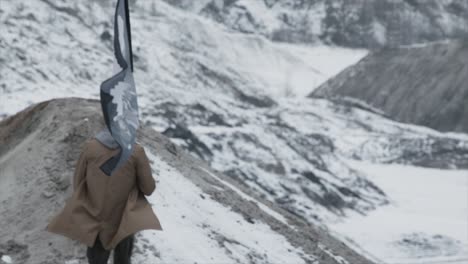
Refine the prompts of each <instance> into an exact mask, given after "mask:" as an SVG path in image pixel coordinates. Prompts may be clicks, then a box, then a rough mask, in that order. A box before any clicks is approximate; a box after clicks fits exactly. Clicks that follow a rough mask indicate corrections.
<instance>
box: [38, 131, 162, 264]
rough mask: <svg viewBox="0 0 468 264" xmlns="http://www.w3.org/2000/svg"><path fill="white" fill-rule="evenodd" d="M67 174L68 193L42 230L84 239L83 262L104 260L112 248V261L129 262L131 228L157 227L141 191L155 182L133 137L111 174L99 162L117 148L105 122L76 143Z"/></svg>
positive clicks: (152, 187)
mask: <svg viewBox="0 0 468 264" xmlns="http://www.w3.org/2000/svg"><path fill="white" fill-rule="evenodd" d="M82 146H83V147H82V151H81V154H80V156H79V159H78V162H77V164H76V168H75V172H74V175H73V194H72V196H71V198H69V199H68V200H67V201H66V204H65V206H64V208H63V210H62V211H61V212H60V213H59V214H58V215H57V216H55V217H54V218H53V219H52V220H51V221H50V222H49V224H48V225H47V231H49V232H52V233H56V234H60V235H63V236H66V237H68V238H70V239H74V240H77V241H80V242H82V243H84V244H85V245H87V247H88V248H87V252H86V255H87V259H88V262H89V264H105V263H107V261H108V259H109V256H110V253H111V251H112V250H114V263H115V264H130V263H131V255H132V249H133V243H134V234H135V233H136V232H138V231H141V230H145V229H155V230H162V226H161V224H160V222H159V219H158V217H157V216H156V215H155V214H154V212H153V210H152V208H151V206H150V204H149V203H148V201H147V200H146V198H145V195H151V194H152V193H153V191H154V190H155V188H156V183H155V180H154V178H153V176H152V173H151V167H150V162H149V159H148V157H147V155H146V152H145V150H144V148H143V147H142V146H141V145H140V144H138V143H135V144H134V147H133V152H132V154H131V156H130V158H128V160H127V161H126V162H125V163H124V164H123V165H122V166H121V167H119V168H118V169H117V170H115V171H114V172H113V173H112V175H106V174H105V173H104V172H103V171H102V170H101V169H100V167H101V166H102V165H103V164H104V163H105V162H106V161H108V160H109V159H111V158H112V157H114V156H116V154H117V153H118V152H119V145H118V143H117V142H116V141H115V139H114V138H113V137H112V135H111V133H110V132H109V130H108V129H107V128H104V129H103V130H101V131H100V132H99V133H98V134H97V135H96V136H95V137H94V138H91V139H88V140H86V141H85V143H84V144H83V145H82Z"/></svg>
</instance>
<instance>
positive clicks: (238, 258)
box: [135, 152, 315, 264]
mask: <svg viewBox="0 0 468 264" xmlns="http://www.w3.org/2000/svg"><path fill="white" fill-rule="evenodd" d="M147 154H148V157H149V159H150V160H152V161H153V162H154V163H153V165H152V168H153V174H154V175H155V177H156V179H157V180H158V182H157V187H156V191H155V192H154V194H153V195H152V196H150V197H149V199H148V200H149V201H150V203H151V204H152V205H153V209H154V211H155V213H156V214H157V215H158V217H159V218H160V221H161V225H162V228H163V231H150V230H148V231H143V232H142V233H141V237H140V238H139V239H138V242H139V243H141V244H143V245H142V246H141V247H140V248H144V249H148V248H151V247H152V250H146V251H144V253H143V254H137V255H136V256H135V261H136V263H161V262H162V263H213V264H215V263H249V262H252V261H253V262H254V263H291V264H292V263H294V264H296V263H297V264H300V263H305V262H304V260H303V258H304V252H303V251H302V249H301V248H296V247H293V246H292V245H291V244H290V243H289V242H288V241H287V240H286V238H285V237H283V236H281V235H279V234H278V233H276V232H274V231H273V230H271V228H270V227H269V226H268V225H266V224H265V223H261V222H255V223H249V222H247V221H246V220H245V219H244V218H243V217H242V216H241V215H240V214H238V213H235V212H233V211H232V210H231V209H230V208H228V207H225V206H224V205H222V204H220V203H218V202H217V201H215V200H213V199H212V198H211V197H210V196H208V195H206V194H204V193H203V192H202V190H200V189H199V188H198V187H197V186H195V185H194V184H193V183H192V182H190V180H188V179H187V178H186V177H185V176H183V175H181V174H180V172H178V171H177V170H176V169H175V168H174V167H172V166H170V165H168V164H167V163H166V162H164V161H163V160H161V159H160V158H159V157H158V156H156V155H154V154H152V153H150V152H148V153H147ZM216 179H218V178H217V177H216ZM270 210H271V209H270ZM213 238H214V239H213ZM154 247H157V251H156V249H155V248H154ZM301 256H303V257H301ZM307 258H308V259H310V260H313V259H315V258H314V257H311V256H309V257H307Z"/></svg>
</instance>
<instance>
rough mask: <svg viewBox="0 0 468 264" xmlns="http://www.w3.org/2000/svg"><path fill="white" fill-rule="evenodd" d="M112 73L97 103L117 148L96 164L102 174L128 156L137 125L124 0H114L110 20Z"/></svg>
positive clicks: (131, 58)
mask: <svg viewBox="0 0 468 264" xmlns="http://www.w3.org/2000/svg"><path fill="white" fill-rule="evenodd" d="M114 53H115V58H116V64H115V67H114V68H115V72H114V75H113V76H112V77H111V78H109V79H107V80H105V81H104V82H103V83H102V84H101V106H102V112H103V114H104V121H105V122H106V125H107V127H108V129H109V131H110V133H111V134H112V137H113V138H114V139H115V140H116V141H117V143H118V144H119V146H120V152H119V153H118V154H117V155H116V156H114V157H112V158H110V159H109V160H107V161H106V162H105V163H104V164H103V165H102V166H101V167H100V168H101V170H102V171H103V172H104V173H105V174H106V175H109V176H110V175H111V174H112V172H113V171H114V170H116V169H117V168H119V167H120V166H121V165H122V164H124V163H125V162H126V161H127V159H128V158H129V157H130V155H131V154H132V151H133V144H134V143H135V138H136V130H137V128H138V125H139V123H138V102H137V94H136V90H135V81H134V79H133V54H132V40H131V31H130V14H129V11H128V0H118V2H117V7H116V11H115V21H114Z"/></svg>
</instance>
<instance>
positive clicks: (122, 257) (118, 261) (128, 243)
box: [86, 235, 134, 264]
mask: <svg viewBox="0 0 468 264" xmlns="http://www.w3.org/2000/svg"><path fill="white" fill-rule="evenodd" d="M133 241H134V237H133V235H131V236H128V237H126V238H125V239H123V240H122V241H120V243H119V244H117V246H116V247H115V248H114V264H131V262H130V258H131V256H132V250H133ZM110 253H111V251H110V250H106V249H104V247H103V246H102V243H101V241H100V240H99V236H97V237H96V242H94V246H93V247H88V250H87V251H86V256H87V257H88V262H89V264H107V261H108V260H109V256H110Z"/></svg>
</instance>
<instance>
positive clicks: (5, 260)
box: [2, 255, 13, 264]
mask: <svg viewBox="0 0 468 264" xmlns="http://www.w3.org/2000/svg"><path fill="white" fill-rule="evenodd" d="M2 261H3V262H5V263H7V264H10V263H13V260H12V259H11V257H10V256H7V255H3V256H2Z"/></svg>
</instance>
